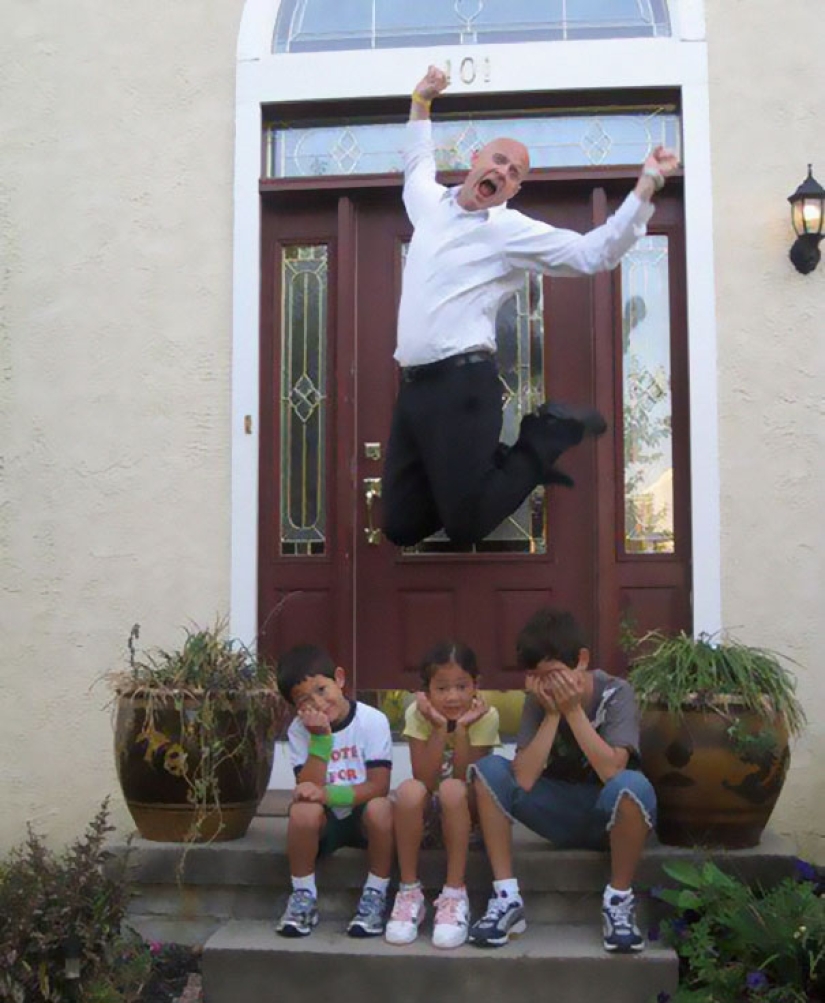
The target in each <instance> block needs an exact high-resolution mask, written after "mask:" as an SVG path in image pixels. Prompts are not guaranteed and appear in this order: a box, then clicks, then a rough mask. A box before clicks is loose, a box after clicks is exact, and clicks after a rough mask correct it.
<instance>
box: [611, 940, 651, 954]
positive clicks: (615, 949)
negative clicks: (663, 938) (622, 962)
mask: <svg viewBox="0 0 825 1003" xmlns="http://www.w3.org/2000/svg"><path fill="white" fill-rule="evenodd" d="M602 946H603V947H604V949H605V951H607V952H608V954H638V953H639V952H640V951H643V950H644V949H645V945H644V944H628V945H627V947H623V946H622V947H620V946H618V945H616V944H608V943H607V942H606V941H604V940H603V941H602Z"/></svg>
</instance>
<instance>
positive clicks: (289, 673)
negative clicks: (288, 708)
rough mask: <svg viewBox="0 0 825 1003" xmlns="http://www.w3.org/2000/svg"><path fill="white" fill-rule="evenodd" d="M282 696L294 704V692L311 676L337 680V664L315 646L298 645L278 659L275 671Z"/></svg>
mask: <svg viewBox="0 0 825 1003" xmlns="http://www.w3.org/2000/svg"><path fill="white" fill-rule="evenodd" d="M275 676H276V678H277V680H278V689H279V690H280V691H281V696H282V697H283V698H284V699H285V700H287V701H288V702H289V703H292V691H293V690H294V689H295V687H296V686H299V685H300V684H301V683H302V682H303V681H304V680H305V679H309V678H310V677H311V676H326V677H327V678H328V679H334V678H335V662H333V660H332V659H331V658H330V657H329V655H328V654H327V653H326V651H324V649H323V648H319V647H318V646H317V645H315V644H296V645H295V647H294V648H290V649H289V651H287V652H286V653H285V654H283V655H282V656H281V657H280V658H279V659H278V668H277V669H276V670H275Z"/></svg>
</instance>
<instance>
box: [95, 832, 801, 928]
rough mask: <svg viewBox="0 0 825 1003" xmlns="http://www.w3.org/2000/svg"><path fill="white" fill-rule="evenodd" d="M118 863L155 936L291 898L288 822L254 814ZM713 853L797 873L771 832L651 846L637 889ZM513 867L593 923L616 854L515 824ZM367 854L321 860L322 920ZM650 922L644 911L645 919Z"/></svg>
mask: <svg viewBox="0 0 825 1003" xmlns="http://www.w3.org/2000/svg"><path fill="white" fill-rule="evenodd" d="M110 850H111V851H112V852H113V854H114V856H115V858H116V859H122V857H123V856H124V854H126V853H128V859H129V866H128V873H129V877H130V881H131V883H132V886H133V888H134V892H135V894H134V897H133V899H132V901H131V904H130V911H129V920H130V922H131V923H132V925H133V926H134V927H135V928H136V929H137V930H139V932H140V933H142V934H143V935H144V936H146V937H148V938H150V939H153V940H164V941H177V942H179V943H189V944H202V943H204V941H205V940H206V939H207V937H209V936H210V935H211V934H212V933H214V932H215V931H216V930H217V929H218V927H219V926H220V925H221V924H222V923H223V922H225V921H226V920H229V919H249V920H271V919H272V918H273V917H275V916H277V915H279V914H280V911H281V909H282V908H283V902H284V900H285V898H286V896H287V894H288V892H289V888H290V882H289V864H288V861H287V857H286V819H285V818H283V817H277V816H275V817H266V818H256V819H255V820H254V821H253V823H252V826H251V827H250V830H249V832H248V834H247V835H246V836H245V837H244V838H243V839H239V840H233V841H232V842H228V843H212V844H211V845H206V846H191V847H189V848H188V849H185V848H184V847H182V846H181V845H180V844H179V843H156V842H150V841H147V840H142V839H134V840H133V841H132V842H131V844H125V843H119V844H113V845H111V846H110ZM707 857H710V858H711V859H714V860H716V861H717V862H718V863H719V864H720V865H722V866H724V867H725V868H726V869H728V870H730V871H733V872H736V873H738V874H739V875H740V876H741V877H743V878H744V879H745V880H747V881H759V882H761V883H763V884H769V883H771V882H772V881H775V880H776V879H777V878H778V877H780V876H782V875H784V874H790V873H792V871H793V860H794V854H793V847H792V846H791V844H790V843H789V842H788V841H787V840H784V839H782V838H780V837H778V836H777V835H776V834H774V833H771V832H770V831H768V832H766V833H765V836H764V838H763V840H762V842H761V843H760V845H759V846H758V847H755V848H754V849H752V850H737V851H730V852H721V851H713V852H710V853H703V852H702V851H697V852H695V853H694V852H692V851H690V850H682V849H676V848H673V847H665V846H662V845H661V844H659V843H657V842H655V841H651V843H650V844H649V846H648V850H647V852H646V854H645V857H644V859H643V861H642V865H641V868H640V871H639V874H638V879H637V882H636V887H637V890H643V889H645V888H650V887H651V886H653V885H660V884H666V883H667V876H666V875H665V873H664V871H663V870H662V865H663V864H664V863H665V862H666V861H667V860H672V859H705V858H707ZM514 862H515V868H516V875H517V877H518V878H519V882H520V884H521V888H522V891H523V894H524V896H525V899H526V900H527V903H528V907H529V910H530V915H531V917H532V918H533V919H534V920H535V921H536V922H542V923H571V922H572V923H576V922H585V923H590V922H591V921H592V918H593V917H594V916H596V917H597V916H598V908H599V898H600V896H601V891H602V888H603V887H604V884H605V882H606V880H607V876H608V866H609V864H608V858H607V855H606V854H604V853H597V852H594V851H590V850H554V849H553V848H552V847H551V846H549V845H548V844H547V843H546V842H545V841H544V840H543V839H541V838H540V837H539V836H536V835H535V834H533V833H531V832H529V831H528V830H527V829H525V828H523V827H522V826H519V825H517V826H515V827H514ZM365 871H366V861H365V856H364V854H363V852H361V851H357V850H346V849H345V850H340V851H339V852H338V853H336V854H335V855H334V856H332V857H331V858H328V859H325V860H322V861H320V862H319V865H318V871H317V877H318V887H319V893H320V899H321V906H322V908H323V911H324V914H325V915H326V916H329V917H330V918H337V919H342V920H343V919H344V918H348V917H349V916H350V915H351V913H352V911H353V909H354V907H355V902H356V900H357V896H358V892H359V890H360V888H361V885H362V883H363V880H364V877H365ZM444 871H445V857H444V852H443V851H440V850H426V851H423V852H422V854H421V866H420V876H421V880H422V883H423V884H424V887H425V890H426V891H427V893H428V894H429V895H430V896H431V897H434V895H435V894H437V892H438V891H439V889H440V887H441V884H442V882H443V880H444ZM490 881H491V874H490V869H489V865H488V862H487V858H486V855H485V854H484V851H483V850H482V849H481V848H475V849H472V850H471V851H470V856H469V862H468V868H467V886H468V888H469V890H470V898H471V904H472V905H473V907H474V908H475V909H476V910H478V909H481V908H483V905H484V903H485V902H486V899H487V896H488V894H489V889H490ZM650 918H651V917H650V916H647V915H645V914H644V912H643V915H642V919H643V920H645V921H647V920H648V919H650Z"/></svg>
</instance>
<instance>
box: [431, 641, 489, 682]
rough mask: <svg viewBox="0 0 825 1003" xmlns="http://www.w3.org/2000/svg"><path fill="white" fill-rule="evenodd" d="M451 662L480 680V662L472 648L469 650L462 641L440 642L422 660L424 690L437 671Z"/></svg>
mask: <svg viewBox="0 0 825 1003" xmlns="http://www.w3.org/2000/svg"><path fill="white" fill-rule="evenodd" d="M450 662H455V663H456V665H460V666H461V668H462V669H464V671H465V672H466V673H467V675H468V676H470V677H471V678H473V679H478V662H477V661H476V654H475V652H474V651H473V649H472V648H468V647H467V645H466V644H462V642H461V641H440V642H439V643H438V644H436V645H435V647H433V648H430V650H429V651H428V652H427V654H426V655H425V656H424V657H423V658H422V659H421V665H420V666H419V669H418V671H419V673H420V674H421V682H422V683H423V684H424V689H427V687H428V686H429V685H430V680H431V679H432V678H433V676H434V675H435V673H436V671H437V670H438V669H439V668H440V667H441V666H442V665H447V664H449V663H450Z"/></svg>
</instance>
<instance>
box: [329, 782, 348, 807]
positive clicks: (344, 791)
mask: <svg viewBox="0 0 825 1003" xmlns="http://www.w3.org/2000/svg"><path fill="white" fill-rule="evenodd" d="M324 791H325V792H326V795H327V804H328V805H329V806H330V808H345V807H347V806H349V805H351V804H354V803H355V788H354V787H350V786H349V785H348V784H327V785H326V787H325V788H324Z"/></svg>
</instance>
